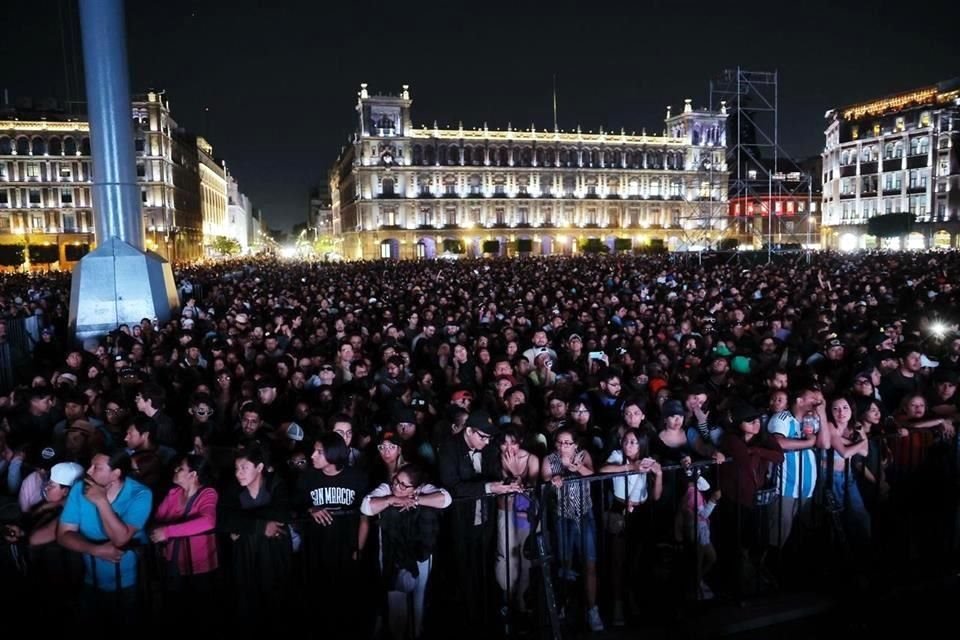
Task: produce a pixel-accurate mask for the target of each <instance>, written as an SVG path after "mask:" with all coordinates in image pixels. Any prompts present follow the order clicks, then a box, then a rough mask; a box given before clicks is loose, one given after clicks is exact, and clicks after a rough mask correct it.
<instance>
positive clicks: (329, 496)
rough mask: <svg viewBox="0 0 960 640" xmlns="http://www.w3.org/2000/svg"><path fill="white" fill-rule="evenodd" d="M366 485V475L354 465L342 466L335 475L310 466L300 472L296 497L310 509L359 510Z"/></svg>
mask: <svg viewBox="0 0 960 640" xmlns="http://www.w3.org/2000/svg"><path fill="white" fill-rule="evenodd" d="M367 485H368V483H367V477H366V475H365V474H364V473H362V472H360V471H359V470H358V469H357V468H356V467H344V469H343V471H341V472H340V473H338V474H337V475H335V476H328V475H325V474H324V473H323V472H322V471H319V470H317V469H314V468H312V467H311V468H309V469H305V470H304V471H303V473H301V474H300V479H299V482H298V483H297V487H298V493H299V494H300V495H299V496H298V497H299V498H300V502H301V503H305V504H306V506H307V507H308V508H310V509H314V508H321V509H331V510H343V511H359V509H360V501H361V500H363V497H364V495H366V490H367Z"/></svg>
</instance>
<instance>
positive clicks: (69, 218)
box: [63, 213, 77, 233]
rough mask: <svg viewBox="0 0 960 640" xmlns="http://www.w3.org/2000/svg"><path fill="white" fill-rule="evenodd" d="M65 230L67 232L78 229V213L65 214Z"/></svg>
mask: <svg viewBox="0 0 960 640" xmlns="http://www.w3.org/2000/svg"><path fill="white" fill-rule="evenodd" d="M63 230H64V232H65V233H70V232H73V231H76V230H77V214H75V213H64V214H63Z"/></svg>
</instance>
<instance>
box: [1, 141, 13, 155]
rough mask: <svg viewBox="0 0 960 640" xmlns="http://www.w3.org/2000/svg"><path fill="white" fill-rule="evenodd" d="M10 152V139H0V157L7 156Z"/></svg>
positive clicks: (11, 149) (11, 148) (11, 144)
mask: <svg viewBox="0 0 960 640" xmlns="http://www.w3.org/2000/svg"><path fill="white" fill-rule="evenodd" d="M11 151H13V143H12V142H10V138H6V137H3V138H0V156H9V155H10V152H11Z"/></svg>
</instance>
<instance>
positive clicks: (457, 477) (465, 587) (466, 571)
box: [439, 411, 523, 636]
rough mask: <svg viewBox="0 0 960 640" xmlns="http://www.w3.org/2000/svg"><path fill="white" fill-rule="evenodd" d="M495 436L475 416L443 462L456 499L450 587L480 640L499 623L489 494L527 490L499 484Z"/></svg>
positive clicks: (443, 475)
mask: <svg viewBox="0 0 960 640" xmlns="http://www.w3.org/2000/svg"><path fill="white" fill-rule="evenodd" d="M496 433H497V430H496V427H494V425H493V422H492V421H491V420H490V416H489V414H487V413H486V412H485V411H475V412H473V413H472V414H470V417H469V418H468V419H467V426H466V428H465V429H464V430H463V433H462V435H460V436H454V437H453V438H452V439H451V440H450V441H449V442H448V444H447V445H446V446H445V447H443V448H442V449H441V450H440V457H439V474H440V483H441V485H442V486H443V487H444V488H446V489H447V490H448V491H449V492H450V494H451V496H453V499H454V504H453V506H452V508H451V511H452V513H451V514H450V515H451V518H450V520H449V522H450V523H451V527H450V529H451V530H450V531H449V534H450V536H451V542H452V543H453V544H454V545H455V546H456V551H455V554H454V559H453V562H454V565H455V569H456V571H455V575H456V582H455V584H454V585H451V587H453V588H455V589H459V590H461V593H460V601H461V604H462V606H463V612H464V615H465V617H464V620H463V622H464V623H465V624H464V628H465V629H467V630H469V631H470V633H474V634H477V636H483V635H484V631H485V630H486V629H487V628H488V627H487V625H489V624H490V621H491V620H493V619H494V616H493V615H492V605H493V603H494V601H495V598H494V594H495V583H494V580H493V568H494V558H495V556H494V551H495V549H494V546H493V545H494V538H495V534H496V522H497V521H496V509H495V504H494V503H493V500H492V499H491V498H490V497H489V494H496V495H503V494H510V493H518V492H520V491H522V490H523V487H522V486H521V485H520V484H519V483H518V482H516V481H514V482H503V481H501V480H500V476H501V474H500V468H499V457H500V456H499V451H497V449H496V447H488V446H487V445H489V444H490V440H491V439H492V438H493V436H494V435H495V434H496ZM485 496H486V497H485ZM469 498H477V499H476V500H470V499H469Z"/></svg>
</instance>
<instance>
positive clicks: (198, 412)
mask: <svg viewBox="0 0 960 640" xmlns="http://www.w3.org/2000/svg"><path fill="white" fill-rule="evenodd" d="M193 413H194V414H195V415H198V416H209V415H211V414H212V413H213V410H212V409H194V410H193Z"/></svg>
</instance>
